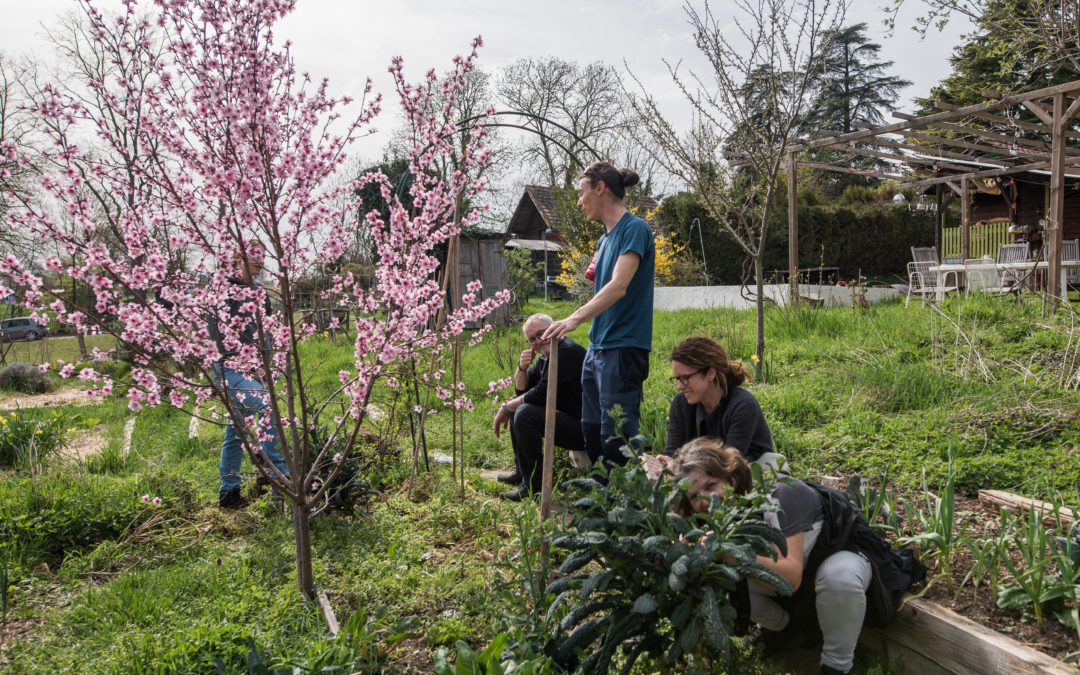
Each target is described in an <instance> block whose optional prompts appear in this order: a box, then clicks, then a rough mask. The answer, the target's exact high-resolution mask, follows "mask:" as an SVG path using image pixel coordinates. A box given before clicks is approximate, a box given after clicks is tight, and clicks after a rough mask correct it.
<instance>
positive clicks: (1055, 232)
mask: <svg viewBox="0 0 1080 675" xmlns="http://www.w3.org/2000/svg"><path fill="white" fill-rule="evenodd" d="M1068 121H1069V120H1068V116H1067V115H1066V112H1065V94H1055V95H1054V129H1053V135H1052V138H1053V148H1052V149H1051V151H1050V211H1049V213H1047V214H1046V229H1045V231H1044V232H1043V242H1044V243H1045V244H1047V247H1046V257H1047V259H1048V265H1047V270H1046V277H1047V279H1046V308H1047V312H1049V313H1051V314H1052V313H1053V312H1054V310H1055V309H1057V303H1058V299H1059V296H1060V295H1061V292H1062V290H1063V289H1061V288H1060V286H1061V283H1060V282H1061V278H1060V276H1061V235H1062V232H1061V231H1062V224H1063V223H1064V222H1065V126H1066V124H1068Z"/></svg>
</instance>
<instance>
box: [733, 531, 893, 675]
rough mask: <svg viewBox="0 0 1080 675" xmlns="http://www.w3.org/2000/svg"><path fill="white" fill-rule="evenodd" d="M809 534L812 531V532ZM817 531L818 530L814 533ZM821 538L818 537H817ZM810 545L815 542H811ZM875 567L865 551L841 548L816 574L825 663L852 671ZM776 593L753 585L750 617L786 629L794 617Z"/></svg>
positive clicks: (767, 624)
mask: <svg viewBox="0 0 1080 675" xmlns="http://www.w3.org/2000/svg"><path fill="white" fill-rule="evenodd" d="M808 534H809V533H808ZM814 534H815V535H816V534H817V533H816V532H815V533H814ZM816 538H817V537H816V536H815V537H814V539H816ZM808 545H809V546H810V547H812V546H813V543H812V542H808ZM872 574H873V570H872V569H871V567H870V561H869V560H867V559H866V558H865V557H864V556H863V555H862V554H861V553H852V552H851V551H839V552H837V553H834V554H832V555H831V556H829V557H828V558H826V559H825V561H824V562H823V563H821V566H820V567H818V571H817V575H816V576H815V577H814V588H815V590H816V591H817V598H816V606H817V616H818V623H819V624H820V625H821V634H822V635H823V636H824V638H825V642H824V643H823V644H822V646H821V664H822V665H825V666H829V667H830V668H835V669H836V670H839V671H841V672H847V671H849V670H851V667H852V664H853V662H854V658H855V643H857V642H858V641H859V632H860V631H861V630H862V624H863V617H864V616H865V614H866V589H867V588H869V587H870V578H871V575H872ZM775 595H776V593H775V592H774V591H772V590H771V589H767V588H765V587H764V586H761V585H758V584H756V583H751V584H750V620H751V621H753V622H754V623H756V624H758V625H759V626H761V627H762V628H765V629H767V630H772V631H780V630H783V629H784V628H785V627H786V626H787V624H788V620H789V619H790V617H789V616H788V613H787V611H786V610H785V609H784V608H783V607H781V606H780V605H779V604H777V602H776V600H774V599H773V597H775Z"/></svg>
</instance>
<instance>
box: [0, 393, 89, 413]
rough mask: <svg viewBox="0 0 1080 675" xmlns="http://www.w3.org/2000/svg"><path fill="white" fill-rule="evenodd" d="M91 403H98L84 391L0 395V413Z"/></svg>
mask: <svg viewBox="0 0 1080 675" xmlns="http://www.w3.org/2000/svg"><path fill="white" fill-rule="evenodd" d="M91 402H95V403H96V401H92V400H91V399H90V397H88V396H87V395H86V394H85V393H83V390H82V389H58V390H56V391H52V392H49V393H47V394H15V395H9V394H0V411H7V410H18V409H19V408H22V409H26V408H51V407H55V406H61V405H86V404H88V403H91Z"/></svg>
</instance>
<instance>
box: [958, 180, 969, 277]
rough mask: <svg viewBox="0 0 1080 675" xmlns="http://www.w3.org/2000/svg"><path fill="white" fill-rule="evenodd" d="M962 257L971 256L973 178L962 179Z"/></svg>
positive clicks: (965, 258)
mask: <svg viewBox="0 0 1080 675" xmlns="http://www.w3.org/2000/svg"><path fill="white" fill-rule="evenodd" d="M960 257H961V258H963V259H964V260H967V259H968V258H970V257H971V179H969V178H962V179H960Z"/></svg>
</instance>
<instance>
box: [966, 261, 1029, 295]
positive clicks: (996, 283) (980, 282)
mask: <svg viewBox="0 0 1080 675" xmlns="http://www.w3.org/2000/svg"><path fill="white" fill-rule="evenodd" d="M964 267H965V268H966V269H967V272H966V274H967V295H968V296H970V295H971V292H972V291H977V292H980V293H994V294H997V295H1005V294H1006V293H1017V292H1018V291H1019V290H1020V289H1019V287H1017V286H1006V285H1005V284H1004V280H1003V279H1002V277H1001V270H999V269H998V268H997V267H996V266H993V265H989V264H987V261H986V260H984V259H983V258H970V259H968V260H965V261H964Z"/></svg>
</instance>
